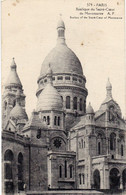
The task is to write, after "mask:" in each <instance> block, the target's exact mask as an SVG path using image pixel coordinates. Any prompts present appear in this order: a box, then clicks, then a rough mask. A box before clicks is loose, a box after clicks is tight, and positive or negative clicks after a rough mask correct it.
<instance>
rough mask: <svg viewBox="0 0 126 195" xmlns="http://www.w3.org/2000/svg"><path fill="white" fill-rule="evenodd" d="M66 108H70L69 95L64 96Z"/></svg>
mask: <svg viewBox="0 0 126 195" xmlns="http://www.w3.org/2000/svg"><path fill="white" fill-rule="evenodd" d="M66 109H70V96H67V97H66Z"/></svg>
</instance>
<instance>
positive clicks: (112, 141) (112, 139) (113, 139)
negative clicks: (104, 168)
mask: <svg viewBox="0 0 126 195" xmlns="http://www.w3.org/2000/svg"><path fill="white" fill-rule="evenodd" d="M115 149H116V134H115V133H111V135H110V150H115Z"/></svg>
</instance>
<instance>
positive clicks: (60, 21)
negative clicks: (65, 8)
mask: <svg viewBox="0 0 126 195" xmlns="http://www.w3.org/2000/svg"><path fill="white" fill-rule="evenodd" d="M57 28H65V24H64V21H63V20H62V19H60V20H59V21H58V24H57Z"/></svg>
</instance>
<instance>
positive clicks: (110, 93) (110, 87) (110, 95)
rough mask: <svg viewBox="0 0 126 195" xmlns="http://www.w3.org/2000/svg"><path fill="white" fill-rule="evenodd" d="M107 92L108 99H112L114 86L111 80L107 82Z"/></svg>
mask: <svg viewBox="0 0 126 195" xmlns="http://www.w3.org/2000/svg"><path fill="white" fill-rule="evenodd" d="M106 90H107V97H111V98H112V85H111V83H110V80H109V78H108V81H107V85H106Z"/></svg>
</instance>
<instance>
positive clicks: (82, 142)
mask: <svg viewBox="0 0 126 195" xmlns="http://www.w3.org/2000/svg"><path fill="white" fill-rule="evenodd" d="M81 148H83V139H81Z"/></svg>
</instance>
